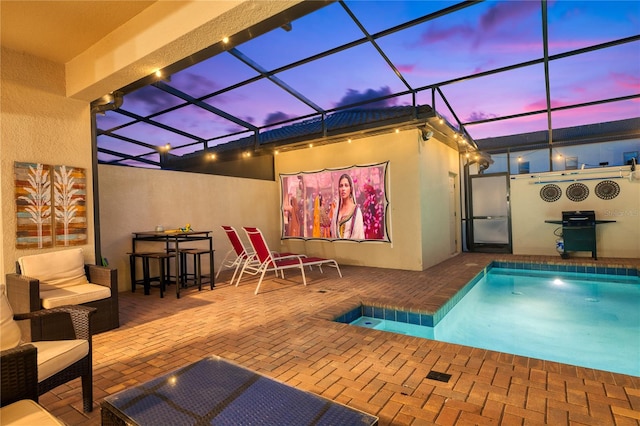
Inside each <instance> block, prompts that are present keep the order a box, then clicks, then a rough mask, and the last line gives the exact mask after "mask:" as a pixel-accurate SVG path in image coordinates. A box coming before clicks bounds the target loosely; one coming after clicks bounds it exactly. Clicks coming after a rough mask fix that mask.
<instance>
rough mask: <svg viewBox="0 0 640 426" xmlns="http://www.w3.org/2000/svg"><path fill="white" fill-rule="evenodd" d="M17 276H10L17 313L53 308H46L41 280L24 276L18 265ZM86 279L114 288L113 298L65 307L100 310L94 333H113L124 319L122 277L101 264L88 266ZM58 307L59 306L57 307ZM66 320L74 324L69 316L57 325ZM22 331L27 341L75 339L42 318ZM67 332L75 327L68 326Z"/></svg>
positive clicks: (11, 297) (9, 291)
mask: <svg viewBox="0 0 640 426" xmlns="http://www.w3.org/2000/svg"><path fill="white" fill-rule="evenodd" d="M16 271H17V273H15V274H7V275H6V287H7V296H8V298H9V302H10V303H11V307H12V308H13V312H15V313H16V314H22V313H28V312H35V311H38V310H40V309H43V308H48V307H50V306H46V305H43V301H42V298H43V297H42V293H41V292H42V289H43V285H42V284H43V283H41V282H40V280H39V279H38V277H29V276H26V275H21V270H20V265H19V264H16ZM84 272H85V275H86V280H87V281H88V282H90V283H91V284H93V285H97V286H104V287H107V288H109V289H110V293H111V294H110V295H109V297H106V298H102V299H99V300H93V301H88V302H84V303H75V302H66V303H64V304H65V305H71V304H77V305H79V306H88V307H92V308H96V309H97V312H96V314H95V315H94V318H93V320H92V324H91V333H92V334H98V333H102V332H103V331H107V330H112V329H114V328H118V327H119V326H120V316H119V313H118V275H117V270H116V269H110V268H106V267H103V266H97V265H86V264H85V265H84ZM54 307H55V306H54ZM65 319H66V321H67V325H70V321H69V319H68V316H64V315H63V316H60V318H59V319H58V320H57V322H61V321H64V320H65ZM19 325H20V329H21V332H22V334H23V336H24V338H25V340H41V339H42V336H50V337H49V338H50V339H56V340H61V339H69V338H73V336H72V335H69V334H68V333H66V334H65V333H63V332H62V330H63V329H60V328H59V327H57V326H56V328H53V327H52V323H51V321H49V320H48V321H42V320H41V319H40V318H39V317H32V318H30V319H29V321H21V322H20V323H19ZM66 329H67V330H71V329H72V328H69V327H66Z"/></svg>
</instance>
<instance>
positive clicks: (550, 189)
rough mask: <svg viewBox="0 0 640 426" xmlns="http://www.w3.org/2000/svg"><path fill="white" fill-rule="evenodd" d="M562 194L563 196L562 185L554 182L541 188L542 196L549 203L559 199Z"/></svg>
mask: <svg viewBox="0 0 640 426" xmlns="http://www.w3.org/2000/svg"><path fill="white" fill-rule="evenodd" d="M561 196H562V190H561V189H560V187H559V186H558V185H554V184H552V183H550V184H547V185H545V186H543V187H542V189H541V190H540V198H542V199H543V200H545V201H546V202H548V203H553V202H554V201H558V200H559V199H560V197H561Z"/></svg>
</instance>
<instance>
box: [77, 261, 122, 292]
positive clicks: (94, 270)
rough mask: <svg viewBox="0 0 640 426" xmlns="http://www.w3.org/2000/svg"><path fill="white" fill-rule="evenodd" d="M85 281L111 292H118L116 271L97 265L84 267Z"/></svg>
mask: <svg viewBox="0 0 640 426" xmlns="http://www.w3.org/2000/svg"><path fill="white" fill-rule="evenodd" d="M84 268H85V272H86V273H87V279H88V280H89V282H91V284H98V285H103V286H105V287H110V288H111V291H112V292H114V291H115V292H117V291H118V273H117V270H116V269H111V268H107V267H105V266H98V265H84Z"/></svg>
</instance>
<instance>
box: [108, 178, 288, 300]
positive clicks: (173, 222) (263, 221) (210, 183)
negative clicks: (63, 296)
mask: <svg viewBox="0 0 640 426" xmlns="http://www.w3.org/2000/svg"><path fill="white" fill-rule="evenodd" d="M98 179H99V181H100V195H99V196H100V232H101V233H100V235H101V243H102V244H101V245H102V255H103V256H104V257H106V258H107V259H108V261H109V265H110V266H111V267H112V268H117V269H118V284H119V286H120V290H121V291H124V290H127V289H130V288H131V287H130V281H131V280H130V278H129V271H130V268H129V257H128V255H127V253H128V252H131V237H132V235H131V234H132V232H140V231H153V230H154V229H155V227H156V226H157V225H162V226H163V227H164V229H176V228H181V227H184V226H185V225H186V224H187V223H188V224H190V225H191V227H192V228H193V229H194V230H195V231H213V241H214V250H215V256H214V261H215V268H216V270H217V268H218V267H219V266H220V264H221V262H222V260H223V258H224V256H225V254H226V253H227V251H228V250H230V249H231V244H229V241H228V239H227V236H226V234H225V233H224V231H223V230H222V228H220V226H221V225H231V226H234V227H236V229H238V230H239V231H240V230H241V227H242V226H256V227H258V228H260V229H262V230H263V232H264V234H265V237H266V238H267V240H268V243H269V244H270V245H273V246H276V244H277V241H278V238H279V234H277V232H274V224H277V223H279V222H278V221H279V216H278V211H277V207H275V206H276V203H277V200H278V186H277V184H276V183H275V182H272V181H264V180H256V179H241V178H233V177H226V176H214V175H205V174H198V173H185V172H174V171H164V170H149V169H138V168H129V167H121V166H107V165H100V166H99V167H98ZM146 244H147V246H146V247H147V248H146V249H145V246H144V245H143V246H140V247H142V248H143V250H148V251H161V250H163V249H164V247H163V245H162V244H161V243H146ZM201 246H202V247H206V244H205V243H203V242H198V243H195V242H194V243H190V244H189V247H190V248H193V247H201ZM140 247H138V250H139V249H140ZM202 268H203V273H205V274H208V273H209V265H208V264H206V262H203V264H202Z"/></svg>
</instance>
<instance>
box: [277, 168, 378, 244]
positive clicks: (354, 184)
mask: <svg viewBox="0 0 640 426" xmlns="http://www.w3.org/2000/svg"><path fill="white" fill-rule="evenodd" d="M387 166H388V162H385V163H381V164H376V165H368V166H353V167H349V168H343V169H326V170H321V171H316V172H301V173H296V174H286V175H284V174H283V175H280V184H281V193H282V238H301V239H324V240H354V241H385V242H388V241H389V237H388V235H387V223H386V214H387V204H388V202H387V195H386V181H387Z"/></svg>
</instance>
